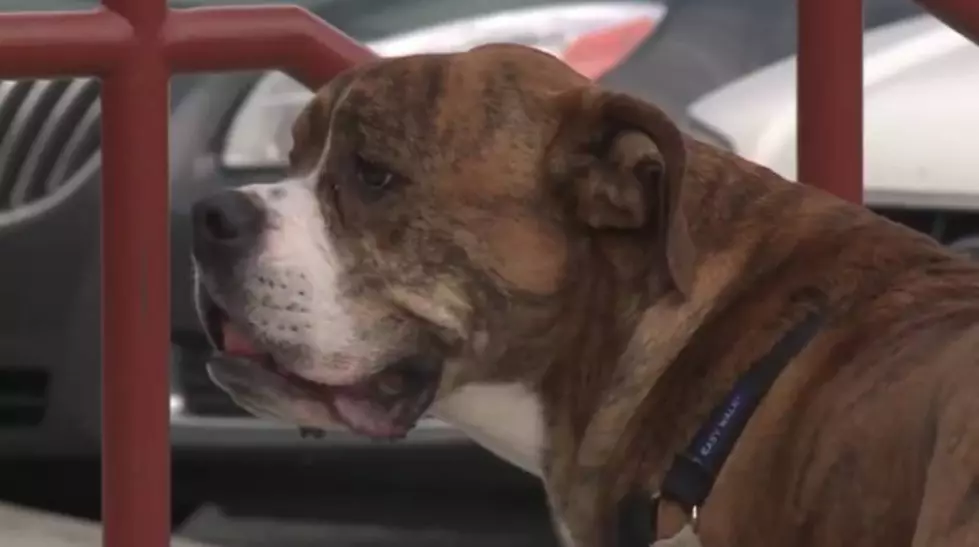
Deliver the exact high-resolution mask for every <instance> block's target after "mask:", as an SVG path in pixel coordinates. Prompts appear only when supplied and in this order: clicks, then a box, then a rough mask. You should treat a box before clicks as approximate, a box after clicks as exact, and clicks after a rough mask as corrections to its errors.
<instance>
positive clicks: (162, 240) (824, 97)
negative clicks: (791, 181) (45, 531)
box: [0, 0, 979, 547]
mask: <svg viewBox="0 0 979 547" xmlns="http://www.w3.org/2000/svg"><path fill="white" fill-rule="evenodd" d="M918 1H919V2H920V3H921V4H922V5H923V6H925V7H926V8H928V9H929V10H931V11H933V12H934V13H935V14H936V15H938V16H939V17H941V18H942V19H943V20H944V21H945V22H946V23H947V24H949V25H950V26H952V27H953V28H955V29H957V30H959V31H960V32H962V33H963V34H965V35H967V36H969V37H971V38H972V39H973V40H974V41H976V40H979V3H977V2H976V1H975V0H918ZM799 14H800V21H799V35H800V36H799V50H800V51H799V145H800V149H799V177H800V180H802V181H804V182H808V183H811V184H819V185H821V186H823V187H824V188H826V189H828V190H829V191H831V192H834V193H836V194H838V195H840V196H842V197H845V198H847V199H851V200H854V201H859V200H860V199H861V196H862V182H861V179H862V176H861V170H862V165H861V164H862V161H861V150H862V142H861V139H862V136H861V123H862V122H861V120H862V108H861V100H862V94H863V93H862V85H861V84H862V82H861V55H860V51H861V26H862V25H861V10H860V8H859V3H858V2H855V1H853V0H799ZM830 34H831V35H832V36H830ZM0 37H2V38H0V75H3V77H8V78H10V77H32V76H33V77H37V76H53V75H63V74H77V75H82V74H90V75H95V76H99V77H101V78H102V79H103V87H102V99H101V100H102V117H103V121H102V123H103V147H102V149H103V166H102V169H103V177H102V180H103V192H102V196H103V197H102V238H103V239H102V252H103V259H102V260H103V267H102V272H103V273H102V275H103V278H102V286H103V291H102V313H103V355H104V357H103V359H104V364H103V374H102V376H103V380H102V382H103V383H102V386H103V414H102V423H103V429H102V435H103V456H102V458H103V492H104V502H103V520H104V524H105V533H104V545H106V546H107V547H137V546H138V547H164V546H165V545H168V543H169V539H168V538H169V535H170V530H169V527H170V519H169V513H170V511H169V501H170V496H169V476H170V473H169V463H170V462H169V446H168V444H169V443H168V427H169V424H168V421H169V415H168V410H167V409H168V406H167V404H166V400H167V398H168V393H167V386H168V372H167V355H168V353H169V335H170V333H169V318H170V309H169V300H170V298H169V288H170V287H169V277H168V272H169V267H170V257H169V253H168V249H169V248H170V245H169V231H168V228H169V227H168V225H167V224H168V217H169V212H168V208H167V203H168V202H169V187H168V175H167V125H168V114H169V108H168V80H169V77H170V74H171V73H173V72H185V71H199V70H232V69H259V68H269V67H277V68H282V69H285V70H286V71H287V72H289V73H291V74H292V75H294V76H295V77H297V78H298V79H300V80H301V81H303V82H304V83H306V84H307V85H310V86H311V87H312V86H316V85H318V84H320V83H322V82H325V81H326V80H328V79H329V78H330V77H332V76H333V75H334V74H336V73H337V72H338V71H340V70H342V69H343V68H346V67H348V66H350V65H352V64H355V63H358V62H360V61H363V60H366V59H369V58H370V57H371V53H370V52H369V51H368V50H366V49H365V48H363V47H362V46H361V45H359V44H357V43H356V42H354V41H352V40H350V39H349V38H347V37H345V36H344V35H342V34H341V33H340V32H338V31H337V30H336V29H333V28H332V27H329V26H328V25H326V24H324V23H322V22H321V21H319V20H317V19H316V18H315V17H313V16H311V15H310V14H309V13H307V12H306V11H303V10H301V9H298V8H294V7H259V8H236V7H232V8H214V9H206V8H200V9H188V10H170V9H168V8H167V6H166V0H103V2H102V9H98V10H94V11H84V12H65V13H8V14H2V15H0Z"/></svg>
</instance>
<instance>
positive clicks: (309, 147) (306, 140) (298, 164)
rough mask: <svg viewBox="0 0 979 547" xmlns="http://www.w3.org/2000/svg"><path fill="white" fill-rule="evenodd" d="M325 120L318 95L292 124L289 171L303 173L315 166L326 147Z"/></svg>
mask: <svg viewBox="0 0 979 547" xmlns="http://www.w3.org/2000/svg"><path fill="white" fill-rule="evenodd" d="M327 121H328V120H327V119H326V116H325V112H323V103H322V100H321V99H320V97H319V95H316V96H314V97H313V99H312V100H310V101H309V102H308V103H307V104H306V106H305V107H303V109H302V111H301V112H300V113H299V116H298V117H297V118H296V121H295V122H293V124H292V149H291V150H289V165H290V169H291V170H292V171H293V172H295V173H305V172H307V171H309V170H310V169H312V168H314V167H315V166H316V162H318V161H319V159H320V154H322V153H323V147H324V146H326V132H327Z"/></svg>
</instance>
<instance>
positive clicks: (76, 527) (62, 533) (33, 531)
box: [0, 504, 213, 547]
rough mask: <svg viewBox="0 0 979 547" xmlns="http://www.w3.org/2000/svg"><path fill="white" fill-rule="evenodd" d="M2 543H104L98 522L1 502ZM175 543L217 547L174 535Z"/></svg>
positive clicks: (7, 546)
mask: <svg viewBox="0 0 979 547" xmlns="http://www.w3.org/2000/svg"><path fill="white" fill-rule="evenodd" d="M0 545H3V547H102V527H101V526H100V525H99V523H97V522H91V521H86V520H83V519H77V518H72V517H66V516H61V515H57V514H54V513H46V512H42V511H35V510H33V509H26V508H24V507H19V506H16V505H7V504H0ZM170 545H171V546H172V547H213V546H211V545H208V544H206V543H200V542H197V541H191V540H186V539H180V538H174V539H173V540H172V541H171V543H170Z"/></svg>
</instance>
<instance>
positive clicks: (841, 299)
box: [292, 45, 979, 547]
mask: <svg viewBox="0 0 979 547" xmlns="http://www.w3.org/2000/svg"><path fill="white" fill-rule="evenodd" d="M663 77H669V76H668V75H663ZM329 123H333V137H332V138H333V142H332V145H331V146H332V149H331V151H330V153H329V158H328V163H327V165H326V167H325V169H324V172H329V173H330V177H329V178H326V177H324V178H323V182H322V184H321V187H320V190H319V196H320V199H321V200H322V208H323V210H324V212H325V213H324V214H325V215H327V216H328V217H329V218H330V219H331V221H332V222H331V223H330V226H331V227H330V230H332V237H333V238H334V239H335V240H336V241H337V242H338V245H339V246H340V248H341V249H342V251H343V252H344V253H345V256H347V261H346V262H345V263H346V264H347V267H348V268H349V271H348V274H349V275H348V279H349V280H351V281H350V282H351V283H354V284H356V287H353V288H351V289H350V290H355V291H362V292H364V293H365V294H368V293H371V291H379V290H381V289H382V288H385V289H384V290H388V291H392V287H393V288H394V289H393V293H398V294H401V295H402V297H401V298H402V300H399V301H400V302H402V303H404V302H405V300H404V298H405V297H404V295H405V294H411V295H416V296H417V295H424V296H423V297H424V298H442V299H443V300H444V301H443V302H442V303H443V304H446V303H447V304H446V305H447V306H448V307H449V308H450V309H451V310H452V311H453V313H454V314H455V317H456V318H458V320H459V328H458V329H455V330H454V331H453V332H448V331H447V330H446V329H433V332H434V334H433V337H434V338H436V339H438V340H439V343H440V344H443V345H444V351H446V352H447V353H448V354H449V355H450V356H451V357H454V358H456V359H455V360H453V361H452V362H453V363H465V365H456V366H449V367H448V368H447V369H446V373H445V378H444V380H443V384H444V385H443V387H442V389H443V390H449V389H451V388H452V387H453V386H456V385H460V384H462V383H465V382H468V381H476V380H479V381H504V380H507V381H514V380H516V381H521V382H525V383H527V384H528V385H530V386H532V387H533V389H534V390H535V391H536V392H537V393H539V394H540V396H541V397H542V400H543V402H544V406H545V414H546V420H547V439H546V441H547V449H546V454H545V456H544V479H545V483H546V488H547V490H548V494H549V497H550V499H551V502H552V505H553V509H554V512H555V514H556V516H557V518H558V520H559V521H560V522H563V523H564V525H566V526H567V528H568V532H569V533H570V536H571V538H570V539H571V540H572V541H573V545H574V546H577V547H608V546H610V545H611V544H612V543H611V542H612V541H613V539H612V535H611V534H610V522H611V517H613V516H614V509H615V501H616V500H617V499H618V497H619V496H621V495H622V494H623V493H624V492H625V491H626V489H628V488H630V487H632V486H634V485H636V484H640V485H643V486H645V487H647V488H649V489H651V490H653V489H655V487H656V484H658V481H659V480H660V478H661V477H662V475H663V473H664V471H665V469H666V467H667V466H668V464H669V462H670V459H671V458H672V455H673V454H674V453H675V452H676V451H677V450H679V449H681V448H682V447H683V446H684V445H685V444H686V443H687V442H688V441H689V439H690V436H691V435H692V433H693V431H694V430H695V429H696V428H697V426H698V425H700V424H701V422H702V421H703V420H704V418H705V416H706V414H707V412H708V411H709V409H710V408H711V406H712V405H714V404H715V403H716V402H717V401H718V400H719V399H720V398H721V397H722V396H723V394H724V393H725V392H726V391H727V390H728V389H729V387H730V386H731V384H732V382H733V381H734V380H735V378H736V377H737V376H738V375H739V374H740V373H741V372H742V371H744V370H745V369H746V367H747V366H749V365H750V364H751V362H752V361H753V360H754V359H755V358H757V357H759V356H760V355H762V354H764V353H765V352H766V351H767V349H768V348H769V347H771V345H772V344H773V343H774V341H775V340H776V339H778V338H779V337H780V336H781V335H782V334H783V333H784V332H785V331H786V330H787V329H788V328H790V327H791V325H792V324H793V322H794V321H796V320H798V318H799V317H800V316H801V314H802V313H803V312H804V310H805V309H807V308H809V307H811V306H814V305H822V306H825V310H827V311H826V314H827V320H828V323H827V326H826V327H825V328H824V329H823V330H822V331H821V333H820V334H819V335H818V336H817V338H816V339H815V340H814V341H813V342H812V343H811V344H810V345H809V346H808V347H807V348H806V349H805V350H804V351H803V352H802V353H801V354H800V355H799V356H798V357H797V358H796V359H794V360H793V362H792V363H791V364H790V366H789V367H788V368H787V370H785V372H784V373H783V374H782V375H781V377H780V378H779V379H778V381H777V383H776V384H775V386H774V387H773V389H772V390H771V392H770V394H769V395H768V396H767V398H766V399H765V401H764V403H763V404H762V406H761V407H760V408H759V409H758V411H757V412H756V413H755V414H754V416H753V418H752V419H751V422H750V423H749V425H748V427H747V429H746V431H745V432H744V434H743V435H742V437H741V439H740V441H739V442H738V444H737V446H736V447H735V450H734V452H733V454H732V455H731V457H730V459H729V461H728V463H727V464H726V466H725V467H724V470H723V472H722V474H721V476H720V477H719V480H718V482H717V485H716V488H715V489H714V491H713V493H712V495H711V497H710V498H709V500H708V501H707V504H706V506H705V507H704V508H703V509H702V512H701V521H700V533H701V537H702V541H703V543H704V545H705V546H707V547H722V546H743V547H761V546H778V547H784V546H790V545H791V546H797V547H806V546H828V545H849V546H866V547H885V546H886V547H895V546H901V545H906V546H914V547H923V546H926V545H927V546H935V547H938V546H965V545H979V421H977V420H976V418H977V417H979V268H977V266H976V265H974V264H973V263H971V262H969V261H967V260H966V259H964V258H961V257H959V256H957V255H955V254H952V253H950V252H949V251H947V250H945V249H943V248H942V247H940V246H939V245H937V244H936V243H935V242H933V241H931V240H930V239H928V238H926V237H924V236H922V235H919V234H917V233H915V232H912V231H911V230H909V229H906V228H904V227H902V226H899V225H896V224H894V223H891V222H889V221H888V220H885V219H883V218H881V217H879V216H877V215H875V214H873V213H871V212H870V211H868V210H866V209H864V208H861V207H858V206H855V205H851V204H848V203H845V202H843V201H840V200H838V199H835V198H833V197H831V196H828V195H825V194H824V193H822V192H820V191H819V190H816V189H812V188H808V187H805V186H801V185H797V184H791V183H789V182H786V181H785V180H783V179H782V178H780V177H779V176H777V175H776V174H775V173H773V172H771V171H769V170H768V169H765V168H763V167H760V166H758V165H754V164H752V163H750V162H748V161H745V160H743V159H741V158H739V157H737V156H735V155H732V154H729V153H727V152H725V151H722V150H719V149H716V148H714V147H711V146H708V145H706V144H703V143H700V142H698V141H696V140H693V139H690V138H687V137H684V136H682V135H680V133H679V132H678V131H677V130H676V129H675V127H673V125H672V124H670V123H669V122H668V120H665V117H663V116H662V114H661V113H659V111H658V110H656V109H655V108H654V107H652V106H650V105H646V104H643V103H642V102H640V101H638V100H636V99H631V98H628V97H624V96H621V95H617V94H613V93H611V92H605V91H601V90H599V89H596V88H595V87H593V86H592V85H591V84H589V83H588V82H586V81H585V79H584V78H582V77H581V76H579V75H577V74H575V73H573V72H572V71H571V70H570V69H569V68H567V67H566V66H564V65H563V64H561V63H560V62H559V61H557V60H555V59H553V58H551V57H550V56H547V55H544V54H541V53H537V52H534V51H531V50H528V49H525V48H520V47H515V46H503V45H498V46H490V47H482V48H477V49H475V50H473V51H471V52H468V53H464V54H458V55H420V56H414V57H406V58H398V59H390V60H382V61H378V62H375V63H372V64H369V65H366V66H364V67H359V68H357V69H355V70H352V71H350V72H347V73H345V74H343V75H341V76H339V77H338V78H337V79H335V80H334V81H333V82H332V83H331V84H330V85H328V86H327V87H326V88H324V89H323V90H322V91H320V92H319V94H318V95H317V97H316V98H315V99H314V100H313V101H312V102H311V103H310V105H309V107H308V108H307V109H306V110H305V111H304V114H303V115H302V116H301V117H300V118H299V120H298V121H297V123H296V126H295V132H294V136H295V149H294V151H293V155H292V158H293V165H294V167H295V169H296V170H297V171H300V172H305V171H308V170H309V169H310V168H311V167H312V166H314V165H316V162H317V159H318V157H319V154H320V153H321V151H322V150H323V146H324V139H325V135H326V133H327V129H326V127H327V125H328V124H329ZM356 154H360V155H361V156H363V157H364V158H366V159H368V160H370V161H371V162H377V163H379V164H383V165H384V166H386V167H387V168H389V169H391V170H392V171H394V172H396V173H397V174H398V175H399V177H398V181H397V184H396V185H395V186H394V187H392V188H390V189H389V190H387V191H386V192H383V193H379V194H376V195H375V194H372V193H369V192H367V193H365V192H364V191H363V190H359V189H357V187H356V185H354V184H348V183H346V182H345V180H347V179H353V177H354V176H355V175H354V172H355V165H354V163H353V162H354V159H353V158H354V157H355V155H356ZM338 181H339V182H338ZM399 291H400V292H399ZM439 295H441V296H439ZM404 307H406V308H410V307H411V306H410V304H404ZM449 330H451V329H449Z"/></svg>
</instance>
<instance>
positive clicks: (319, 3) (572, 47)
mask: <svg viewBox="0 0 979 547" xmlns="http://www.w3.org/2000/svg"><path fill="white" fill-rule="evenodd" d="M297 1H298V3H300V4H302V5H304V6H306V7H307V8H309V9H310V10H312V11H313V12H314V13H316V14H318V15H319V16H320V17H322V18H324V19H325V20H327V21H329V22H330V23H331V24H333V25H335V26H337V27H339V28H340V29H341V30H343V31H344V32H346V33H348V34H349V35H351V36H353V37H354V38H356V39H358V40H361V41H362V42H365V43H367V44H369V45H370V47H372V48H374V49H375V50H376V51H377V52H378V53H379V54H381V55H399V54H408V53H414V52H421V51H451V50H460V49H466V48H469V47H471V46H473V45H476V44H479V43H485V42H499V41H509V42H519V43H524V44H528V45H532V46H535V47H539V48H541V49H544V50H547V51H551V52H554V53H555V54H557V55H559V56H561V57H563V58H564V59H565V60H567V61H568V62H569V63H570V64H571V65H572V66H574V67H575V68H577V69H578V70H580V71H581V72H582V73H584V74H586V75H588V76H590V77H592V78H596V79H598V80H599V81H601V82H603V83H606V84H607V85H609V86H611V87H615V88H619V89H623V90H625V91H629V92H632V93H635V94H637V95H640V96H642V97H644V98H647V99H651V100H654V101H657V102H658V103H661V104H662V105H663V106H664V108H666V109H667V110H668V111H669V112H671V113H673V114H674V115H675V116H676V117H677V118H678V119H679V120H680V121H681V122H682V123H684V124H686V125H687V126H688V129H689V130H690V131H691V132H695V133H696V132H697V131H699V129H698V127H697V126H696V124H690V123H689V120H687V119H686V114H687V107H688V106H689V105H690V104H691V103H692V102H693V101H694V100H695V99H697V98H698V97H700V96H701V95H703V94H704V93H706V92H708V91H710V90H712V89H714V88H716V87H717V86H720V85H723V84H725V83H727V82H730V81H732V80H734V79H736V78H738V77H740V76H742V75H744V74H746V73H748V72H750V71H752V70H755V69H756V68H759V67H762V66H764V65H766V64H768V63H770V62H772V61H774V60H776V59H779V58H781V57H784V56H786V55H789V54H791V53H792V51H793V50H794V47H795V46H794V36H795V31H794V29H795V15H794V10H793V9H790V8H791V6H793V5H794V3H792V2H785V1H784V0H667V1H662V2H661V1H655V0H592V1H569V0H563V1H559V0H397V1H396V0H297ZM232 3H236V4H240V3H243V2H242V1H241V0H222V1H218V0H197V1H190V0H188V1H182V2H179V3H173V5H174V6H175V7H184V6H194V5H218V4H232ZM255 3H270V2H269V1H268V0H259V1H258V2H255ZM271 3H275V2H271ZM93 5H94V1H92V0H88V1H83V0H17V1H16V2H14V1H8V2H6V3H5V4H4V6H3V7H4V9H5V10H13V9H18V8H20V9H31V10H37V9H78V8H84V7H91V6H93ZM918 12H919V10H918V9H917V8H916V7H914V5H913V4H912V3H911V2H910V0H868V1H867V4H866V8H865V18H866V23H867V25H868V27H872V26H876V25H880V24H884V23H888V22H890V21H894V20H897V19H900V18H902V17H906V16H908V15H910V14H914V13H918ZM309 93H310V92H309V90H307V89H305V88H303V87H302V86H300V85H299V84H297V83H296V82H295V81H293V80H292V79H291V78H289V77H288V76H286V75H284V74H282V73H280V72H277V71H267V72H238V73H221V74H194V75H177V76H175V77H174V78H173V79H172V83H171V126H170V127H171V130H170V174H171V203H170V209H171V225H172V234H171V236H172V248H171V256H172V258H173V272H172V311H173V318H172V336H171V339H172V354H171V363H172V364H171V397H170V409H171V422H172V427H171V433H172V441H173V446H174V454H175V457H176V458H178V459H195V458H199V457H211V456H213V455H215V454H221V456H220V457H221V458H224V459H223V460H222V461H230V460H228V459H227V458H228V457H229V456H227V455H228V454H233V455H234V458H243V457H246V456H248V455H251V454H261V455H268V454H289V455H299V456H300V457H306V456H307V455H309V454H313V453H315V454H322V453H336V451H338V450H340V449H351V450H356V451H358V452H357V453H358V454H367V453H371V454H373V453H381V452H383V453H388V454H390V453H392V452H395V453H396V454H397V458H401V459H410V458H411V451H412V450H427V451H431V450H436V451H444V450H452V451H456V450H462V451H463V453H464V454H465V456H464V457H466V458H468V457H470V456H471V455H472V454H476V453H479V454H481V452H467V451H466V450H467V449H471V448H472V447H471V445H470V444H469V443H468V442H465V441H464V440H463V439H462V438H461V437H460V436H459V435H458V434H457V433H456V432H455V431H454V430H452V429H451V428H448V427H446V426H445V425H444V424H441V423H440V422H438V421H435V420H428V421H426V422H424V423H423V424H422V425H421V427H419V428H418V430H416V431H415V432H414V433H413V434H412V435H411V436H410V437H409V438H408V440H407V441H406V442H402V443H398V444H396V445H391V446H389V445H377V444H367V441H363V440H360V439H357V438H353V437H351V436H350V435H348V434H346V433H343V432H339V431H335V432H334V431H331V432H329V433H328V435H327V436H326V437H325V438H323V439H320V440H315V441H311V440H301V439H300V438H299V436H298V435H297V434H296V431H295V429H293V428H288V427H284V426H282V425H279V424H275V423H271V422H267V421H263V420H258V419H254V418H252V417H250V416H248V415H246V414H245V413H244V412H242V411H241V410H239V409H238V408H237V407H235V406H234V405H233V404H232V403H231V401H230V399H229V398H228V397H227V396H225V395H224V394H223V393H222V392H221V391H219V390H218V389H217V388H216V387H215V386H214V385H213V384H212V383H211V382H210V380H209V379H208V378H207V375H206V373H205V369H204V361H205V359H206V356H207V354H208V352H209V349H208V347H207V345H206V343H205V339H204V336H203V334H202V332H201V330H200V327H199V325H198V322H197V318H196V316H195V313H194V310H193V307H192V303H191V302H192V299H191V279H190V277H191V276H190V264H189V255H190V253H189V248H190V238H189V222H188V212H189V207H190V204H191V203H193V202H194V201H195V200H196V199H197V198H199V197H201V196H203V195H205V194H207V193H210V192H212V191H215V190H216V189H219V188H223V187H229V186H237V185H243V184H250V183H255V182H264V181H270V180H274V179H275V178H278V177H280V176H281V175H282V174H283V169H284V167H285V163H286V152H287V150H288V147H289V145H290V142H289V138H290V137H289V131H288V128H289V125H290V124H291V122H292V119H293V118H294V116H295V114H296V113H297V112H298V110H299V108H300V107H301V105H302V104H303V103H304V101H306V99H307V98H308V97H309ZM98 94H99V87H98V82H97V81H95V80H93V79H86V78H61V79H53V80H17V81H12V80H11V81H4V82H2V83H0V257H2V258H0V265H2V266H0V457H31V458H37V457H40V456H65V455H88V456H92V455H96V454H98V452H99V446H100V434H99V429H100V420H99V414H100V348H99V336H100V321H99V319H100V315H99V273H100V265H99V253H100V248H99V216H98V211H99V203H100V191H101V189H100V187H101V185H100V180H101V167H100V156H99V147H100V135H99V112H100V110H99V104H98V100H97V99H98ZM720 127H721V128H720V130H721V131H723V130H724V129H725V128H727V126H726V125H725V124H724V123H721V124H720ZM704 138H710V137H709V135H706V134H705V136H704ZM107 289H108V290H112V287H107ZM426 461H433V460H426ZM467 462H468V460H467ZM467 465H469V464H468V463H467ZM443 471H444V469H442V468H439V467H438V466H434V467H432V468H431V469H430V472H432V473H435V474H438V473H441V472H443ZM491 480H492V479H491Z"/></svg>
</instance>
